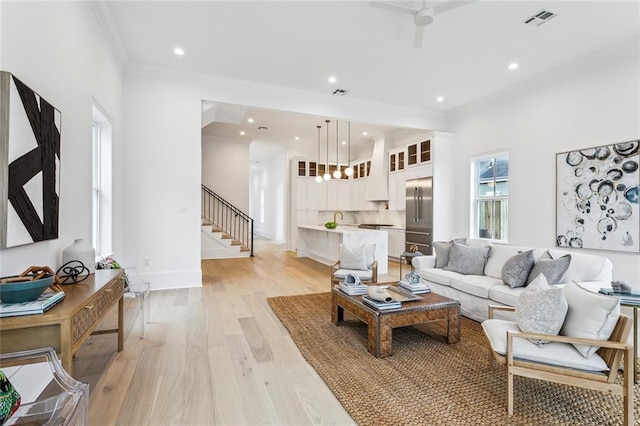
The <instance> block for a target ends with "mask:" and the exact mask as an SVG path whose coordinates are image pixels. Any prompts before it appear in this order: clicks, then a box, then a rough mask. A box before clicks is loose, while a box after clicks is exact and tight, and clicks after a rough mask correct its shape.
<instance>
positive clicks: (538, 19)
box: [523, 9, 556, 27]
mask: <svg viewBox="0 0 640 426" xmlns="http://www.w3.org/2000/svg"><path fill="white" fill-rule="evenodd" d="M555 17H556V14H555V13H553V12H549V11H548V10H544V9H542V10H541V11H540V12H538V13H536V14H535V15H533V16H531V17H529V18H527V19H525V20H524V21H523V23H524V24H527V25H531V26H533V27H539V26H540V25H542V24H544V23H545V22H548V21H549V20H550V19H553V18H555Z"/></svg>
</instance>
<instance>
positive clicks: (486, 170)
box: [478, 159, 495, 197]
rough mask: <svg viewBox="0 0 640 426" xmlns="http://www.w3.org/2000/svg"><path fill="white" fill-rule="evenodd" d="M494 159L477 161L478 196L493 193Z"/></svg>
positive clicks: (491, 195)
mask: <svg viewBox="0 0 640 426" xmlns="http://www.w3.org/2000/svg"><path fill="white" fill-rule="evenodd" d="M493 163H494V160H493V159H491V160H480V161H478V197H493V196H494V195H495V190H494V188H495V178H494V173H493V172H494V167H493Z"/></svg>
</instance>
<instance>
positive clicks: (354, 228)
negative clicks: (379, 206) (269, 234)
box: [298, 224, 404, 234]
mask: <svg viewBox="0 0 640 426" xmlns="http://www.w3.org/2000/svg"><path fill="white" fill-rule="evenodd" d="M298 228H302V229H311V230H313V231H326V232H334V233H338V234H344V233H347V232H371V231H374V232H379V231H385V229H404V228H396V227H394V226H385V227H384V228H381V229H368V228H358V225H352V224H338V227H337V228H334V229H327V228H325V227H324V225H300V226H298Z"/></svg>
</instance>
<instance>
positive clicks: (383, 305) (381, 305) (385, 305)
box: [362, 296, 402, 311]
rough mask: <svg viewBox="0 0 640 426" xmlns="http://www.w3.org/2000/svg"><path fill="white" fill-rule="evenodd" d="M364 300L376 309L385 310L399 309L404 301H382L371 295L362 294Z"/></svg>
mask: <svg viewBox="0 0 640 426" xmlns="http://www.w3.org/2000/svg"><path fill="white" fill-rule="evenodd" d="M362 302H363V303H365V304H367V305H369V306H373V307H374V308H376V309H380V310H381V311H382V310H385V309H398V308H400V307H402V303H400V302H399V301H397V300H392V301H391V302H380V301H378V300H375V299H372V298H371V297H369V296H362Z"/></svg>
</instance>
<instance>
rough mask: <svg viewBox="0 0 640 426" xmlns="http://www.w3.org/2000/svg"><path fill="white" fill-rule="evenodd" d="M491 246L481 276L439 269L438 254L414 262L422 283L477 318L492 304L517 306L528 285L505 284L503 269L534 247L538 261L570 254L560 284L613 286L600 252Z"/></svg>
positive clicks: (481, 318) (474, 242) (484, 315)
mask: <svg viewBox="0 0 640 426" xmlns="http://www.w3.org/2000/svg"><path fill="white" fill-rule="evenodd" d="M464 243H465V245H466V246H468V247H483V246H487V245H488V244H487V242H486V241H484V240H471V239H470V240H466V241H465V242H464ZM445 244H446V243H445ZM450 244H452V243H450ZM488 246H489V252H488V257H487V258H486V262H485V265H484V270H483V274H482V275H469V274H467V275H465V274H462V273H459V272H454V271H452V270H447V269H445V268H443V267H439V268H436V255H431V256H418V257H415V258H413V260H412V265H413V267H414V269H415V270H416V271H417V272H418V274H419V275H420V280H421V282H425V283H427V284H428V285H429V287H430V289H431V291H432V292H434V293H437V294H441V295H443V296H446V297H449V298H452V299H455V300H458V301H460V307H461V313H462V315H464V316H466V317H468V318H472V319H474V320H476V321H484V320H485V319H487V316H488V307H489V305H507V306H515V305H516V302H517V301H518V297H519V295H520V293H521V292H522V290H523V289H524V288H525V287H517V288H512V287H510V286H509V285H506V284H505V283H504V282H503V280H502V269H503V266H504V264H505V262H507V260H508V259H511V258H512V257H513V256H515V255H518V254H520V253H524V252H527V251H529V250H533V257H534V259H535V261H536V262H539V261H541V260H542V259H543V258H544V259H545V260H546V259H548V258H549V256H550V257H551V259H558V258H560V257H562V256H564V255H566V254H570V256H571V260H570V263H569V267H568V269H567V270H566V271H565V272H564V273H563V274H562V276H561V277H560V278H559V284H557V285H563V284H564V283H567V282H570V281H576V282H578V283H579V284H580V285H581V286H582V287H585V288H587V289H589V290H591V291H595V292H597V291H598V290H599V289H600V288H601V287H610V286H611V278H612V270H613V265H612V264H611V261H610V260H609V259H607V258H606V257H604V256H601V255H598V254H589V253H582V252H573V251H572V252H569V251H565V250H558V249H554V248H552V249H532V248H531V247H523V246H512V245H502V244H491V245H488ZM436 253H437V252H436ZM443 258H444V256H443ZM440 263H442V262H440ZM440 266H442V265H440ZM533 278H535V277H533Z"/></svg>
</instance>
